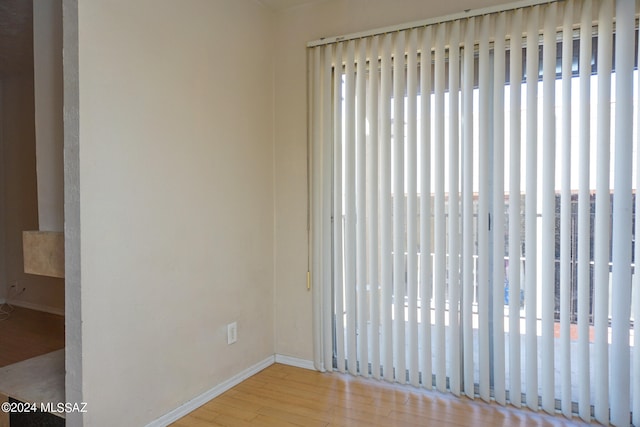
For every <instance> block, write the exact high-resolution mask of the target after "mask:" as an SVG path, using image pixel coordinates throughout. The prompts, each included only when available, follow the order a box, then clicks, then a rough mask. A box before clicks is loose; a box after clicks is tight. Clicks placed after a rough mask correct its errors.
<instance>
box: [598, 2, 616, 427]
mask: <svg viewBox="0 0 640 427" xmlns="http://www.w3.org/2000/svg"><path fill="white" fill-rule="evenodd" d="M612 16H613V1H612V0H601V2H600V7H599V16H598V33H599V36H598V65H597V66H598V105H597V114H598V116H597V142H596V143H597V155H596V159H597V165H596V195H597V196H596V213H595V215H596V216H595V221H594V223H595V224H594V227H595V236H594V245H593V246H594V251H595V254H594V282H593V283H594V295H593V304H594V308H593V311H594V313H593V321H594V326H595V343H594V361H593V362H594V365H595V372H594V374H595V376H594V384H597V387H594V388H595V390H594V391H595V402H594V406H595V411H594V413H595V418H596V420H598V421H599V422H601V423H608V422H609V393H608V390H609V260H610V252H609V242H610V241H611V232H610V224H611V213H610V212H611V211H610V210H611V201H610V197H609V191H610V190H609V189H610V188H611V187H610V183H609V176H610V173H611V169H610V161H611V159H610V157H611V156H610V151H611V146H610V145H611V144H610V136H611V61H612V47H613V26H612Z"/></svg>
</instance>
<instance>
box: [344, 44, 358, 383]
mask: <svg viewBox="0 0 640 427" xmlns="http://www.w3.org/2000/svg"><path fill="white" fill-rule="evenodd" d="M344 92H345V95H344V99H345V102H344V109H345V111H344V117H345V119H344V129H345V141H344V145H345V149H344V180H345V183H344V187H345V191H344V223H345V225H344V233H345V236H344V237H345V239H344V269H345V274H344V290H345V292H344V295H345V313H346V317H347V331H346V334H347V335H346V336H347V341H346V344H345V345H346V350H347V351H346V358H347V369H348V370H349V373H350V374H356V373H357V360H358V359H357V357H358V356H357V353H356V342H357V341H356V339H357V338H356V337H357V335H356V316H357V311H356V310H357V297H356V168H355V157H356V106H355V93H356V88H355V40H350V41H348V42H347V52H346V59H345V76H344Z"/></svg>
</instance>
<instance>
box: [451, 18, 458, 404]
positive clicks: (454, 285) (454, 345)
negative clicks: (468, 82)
mask: <svg viewBox="0 0 640 427" xmlns="http://www.w3.org/2000/svg"><path fill="white" fill-rule="evenodd" d="M459 109H460V22H459V21H454V22H453V23H452V24H451V33H450V36H449V209H448V210H449V248H448V249H449V250H448V252H449V265H448V271H449V274H448V276H449V277H448V279H449V280H448V281H449V352H448V354H449V357H448V359H449V366H450V370H449V388H450V389H451V392H452V393H453V394H454V395H456V396H458V395H460V325H459V309H458V307H459V303H460V204H459V203H460V201H459V196H460V194H459V188H460V183H459V164H460V132H459V126H460V123H459V120H458V117H459V115H460V112H459Z"/></svg>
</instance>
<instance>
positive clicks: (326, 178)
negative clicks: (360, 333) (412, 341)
mask: <svg viewBox="0 0 640 427" xmlns="http://www.w3.org/2000/svg"><path fill="white" fill-rule="evenodd" d="M317 60H318V61H319V60H320V59H319V58H318V59H317ZM332 74H333V46H325V48H324V65H323V68H322V80H321V81H322V105H323V107H324V108H323V110H322V111H323V112H322V129H323V134H322V165H327V164H331V162H332V157H333V156H332V154H333V129H332V126H333V125H332V123H333V116H332V114H333V113H332V105H331V97H332V93H333V85H332V83H331V76H332ZM318 80H319V81H320V79H318ZM317 160H320V159H317ZM322 172H323V180H322V182H321V183H320V182H318V183H317V185H321V186H322V189H319V190H317V192H316V194H319V193H321V194H322V208H323V210H322V218H323V220H324V221H323V222H322V241H320V242H318V243H319V244H321V245H322V247H321V248H318V249H317V251H316V253H317V254H320V253H321V254H322V260H321V263H322V271H321V272H314V273H315V280H313V283H314V284H318V287H321V288H322V301H323V304H322V307H320V308H321V310H322V317H323V333H322V336H323V344H322V350H323V363H322V369H325V370H327V371H332V370H333V327H332V325H333V321H332V320H333V310H332V306H333V304H332V298H331V286H329V285H330V283H331V281H332V277H331V245H330V242H331V239H332V236H331V204H332V203H331V198H332V191H331V181H332V179H333V177H332V176H331V172H330V170H327V169H326V168H324V167H323V168H322ZM315 289H316V286H315V285H314V291H315Z"/></svg>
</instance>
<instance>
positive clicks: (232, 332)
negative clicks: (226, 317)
mask: <svg viewBox="0 0 640 427" xmlns="http://www.w3.org/2000/svg"><path fill="white" fill-rule="evenodd" d="M236 341H238V322H233V323H229V324H228V325H227V344H233V343H234V342H236Z"/></svg>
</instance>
